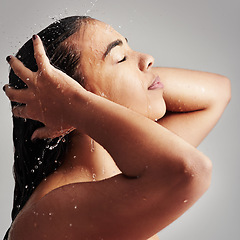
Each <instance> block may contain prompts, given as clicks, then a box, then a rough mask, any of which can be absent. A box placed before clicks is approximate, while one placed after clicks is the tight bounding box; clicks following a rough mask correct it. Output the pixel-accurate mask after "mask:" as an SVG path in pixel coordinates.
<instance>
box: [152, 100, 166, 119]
mask: <svg viewBox="0 0 240 240" xmlns="http://www.w3.org/2000/svg"><path fill="white" fill-rule="evenodd" d="M151 110H152V111H151V114H150V116H149V118H150V119H151V120H153V121H157V120H159V119H160V118H162V117H163V116H164V115H165V113H166V104H165V101H163V102H162V103H161V104H158V105H157V106H154V107H153V108H152V109H151Z"/></svg>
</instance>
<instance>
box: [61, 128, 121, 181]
mask: <svg viewBox="0 0 240 240" xmlns="http://www.w3.org/2000/svg"><path fill="white" fill-rule="evenodd" d="M59 171H61V172H62V173H65V174H66V173H67V175H66V176H69V177H70V176H74V177H78V178H79V177H80V178H84V179H85V180H88V181H94V180H101V179H105V178H108V177H110V176H113V175H115V174H117V173H119V169H118V168H117V166H116V165H115V163H114V161H113V160H112V158H111V156H110V155H109V153H108V152H107V151H106V150H105V149H104V148H103V147H102V146H101V145H99V144H98V143H97V142H96V141H94V140H93V139H91V138H90V137H89V136H87V135H84V134H82V133H79V132H77V131H76V130H75V131H74V132H73V133H72V134H71V140H70V143H69V146H68V150H67V152H66V154H65V156H64V163H63V164H62V166H61V167H60V168H59Z"/></svg>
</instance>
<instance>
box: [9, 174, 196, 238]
mask: <svg viewBox="0 0 240 240" xmlns="http://www.w3.org/2000/svg"><path fill="white" fill-rule="evenodd" d="M153 180H154V179H151V177H146V178H145V177H140V178H133V179H129V178H127V177H125V176H124V175H118V176H115V177H113V178H110V179H107V180H103V181H99V182H91V183H77V184H70V185H67V186H64V187H61V188H59V189H56V190H54V191H52V192H50V193H49V194H47V195H46V196H45V197H44V198H42V199H41V200H40V201H39V202H38V203H37V204H36V205H35V206H33V207H32V208H31V209H28V210H27V211H26V212H25V213H23V214H22V215H21V214H20V215H21V216H20V217H19V219H17V220H16V222H15V224H14V225H15V226H13V229H12V231H11V238H10V239H11V240H12V239H15V236H18V238H19V237H21V239H65V238H64V237H65V236H67V239H72V240H74V239H79V237H80V239H93V240H95V239H104V240H106V239H109V240H112V239H116V240H117V239H121V240H122V239H126V240H128V239H129V240H130V239H147V238H149V237H150V236H152V235H154V234H155V233H157V232H158V231H160V230H161V229H162V228H164V227H166V226H167V225H168V224H169V223H171V222H172V221H174V220H175V219H176V218H177V217H179V216H180V215H181V214H182V213H183V212H185V211H186V210H187V209H188V208H189V207H190V206H191V205H192V204H193V202H195V201H196V198H198V197H199V192H195V193H194V192H193V189H194V191H199V188H196V187H191V184H194V183H193V182H191V181H189V179H188V177H187V178H186V177H182V174H181V173H180V174H176V175H175V177H174V178H171V177H169V176H168V175H167V174H166V176H163V177H162V179H161V183H160V182H155V181H153ZM197 195H198V196H197ZM186 199H187V200H188V202H186V201H185V200H186ZM63 236H64V237H63Z"/></svg>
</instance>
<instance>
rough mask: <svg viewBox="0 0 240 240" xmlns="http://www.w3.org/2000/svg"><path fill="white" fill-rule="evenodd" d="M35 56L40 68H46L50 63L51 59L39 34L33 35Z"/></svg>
mask: <svg viewBox="0 0 240 240" xmlns="http://www.w3.org/2000/svg"><path fill="white" fill-rule="evenodd" d="M32 40H33V47H34V57H35V60H36V62H37V65H38V69H39V70H41V69H45V68H46V67H47V65H49V63H50V62H49V59H48V57H47V55H46V52H45V49H44V46H43V43H42V40H41V39H40V37H39V36H38V35H33V37H32Z"/></svg>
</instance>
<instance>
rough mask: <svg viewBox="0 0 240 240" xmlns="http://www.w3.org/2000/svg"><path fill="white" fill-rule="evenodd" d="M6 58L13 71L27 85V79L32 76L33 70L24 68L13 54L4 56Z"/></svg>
mask: <svg viewBox="0 0 240 240" xmlns="http://www.w3.org/2000/svg"><path fill="white" fill-rule="evenodd" d="M6 60H7V61H8V63H9V64H10V66H11V68H12V69H13V71H14V73H15V74H16V75H17V76H18V77H19V78H20V79H21V80H22V81H23V82H25V83H26V84H27V85H29V83H30V81H29V79H31V78H32V77H33V72H32V71H31V70H30V69H28V68H26V67H25V66H24V65H23V63H22V62H21V61H20V60H18V59H17V58H16V57H14V56H8V57H7V58H6Z"/></svg>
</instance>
